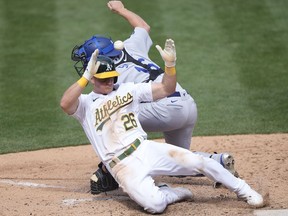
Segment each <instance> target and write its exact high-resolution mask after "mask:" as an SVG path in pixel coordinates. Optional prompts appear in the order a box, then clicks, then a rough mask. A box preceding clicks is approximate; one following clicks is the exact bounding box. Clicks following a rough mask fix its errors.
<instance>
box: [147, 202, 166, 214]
mask: <svg viewBox="0 0 288 216" xmlns="http://www.w3.org/2000/svg"><path fill="white" fill-rule="evenodd" d="M166 207H167V205H166V204H164V203H163V202H162V203H158V204H156V203H150V204H149V206H147V207H145V210H146V211H147V212H149V213H152V214H159V213H162V212H164V210H165V209H166Z"/></svg>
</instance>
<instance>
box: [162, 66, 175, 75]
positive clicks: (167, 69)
mask: <svg viewBox="0 0 288 216" xmlns="http://www.w3.org/2000/svg"><path fill="white" fill-rule="evenodd" d="M165 73H166V74H168V75H169V76H174V75H175V74H176V68H175V67H167V66H165Z"/></svg>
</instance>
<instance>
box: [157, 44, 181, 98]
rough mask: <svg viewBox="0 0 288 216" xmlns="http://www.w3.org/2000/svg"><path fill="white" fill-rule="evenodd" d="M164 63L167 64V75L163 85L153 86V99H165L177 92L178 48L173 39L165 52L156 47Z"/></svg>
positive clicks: (166, 45)
mask: <svg viewBox="0 0 288 216" xmlns="http://www.w3.org/2000/svg"><path fill="white" fill-rule="evenodd" d="M156 48H157V50H158V51H159V53H160V55H161V57H162V59H163V61H164V62H165V73H164V76H163V78H162V82H161V83H153V84H152V94H153V99H154V100H157V99H160V98H164V97H166V96H168V95H170V94H172V93H174V92H175V88H176V82H177V79H176V68H175V66H176V59H177V58H176V47H175V43H174V41H173V40H172V39H167V40H166V42H165V48H164V50H163V49H162V48H161V47H160V46H159V45H156Z"/></svg>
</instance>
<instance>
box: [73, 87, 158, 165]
mask: <svg viewBox="0 0 288 216" xmlns="http://www.w3.org/2000/svg"><path fill="white" fill-rule="evenodd" d="M137 89H141V91H139V90H138V91H136V90H137ZM140 101H152V90H151V84H150V83H139V84H136V85H135V84H134V83H125V84H122V85H121V86H120V87H119V88H118V89H117V90H114V91H112V92H111V93H110V94H108V95H102V94H97V93H95V92H93V91H92V92H91V93H90V94H82V95H81V96H80V97H79V106H78V108H77V110H76V112H75V113H74V114H73V117H75V118H76V119H77V120H78V121H79V122H80V123H81V125H82V127H83V129H84V131H85V133H86V135H87V137H88V139H89V141H90V142H91V144H92V145H93V148H94V150H95V151H96V152H97V155H98V156H99V157H100V159H101V161H103V162H104V163H105V162H106V163H107V162H109V161H111V159H112V158H113V157H114V156H115V154H116V153H117V152H121V151H122V150H123V149H125V148H126V147H127V146H129V145H130V144H131V143H132V142H133V141H134V140H135V139H137V138H139V137H144V138H146V137H147V135H146V133H145V132H144V130H143V129H142V127H141V125H140V123H139V120H138V116H137V115H138V112H139V104H140Z"/></svg>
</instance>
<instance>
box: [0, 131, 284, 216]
mask: <svg viewBox="0 0 288 216" xmlns="http://www.w3.org/2000/svg"><path fill="white" fill-rule="evenodd" d="M160 141H161V140H160ZM192 150H197V151H206V152H214V151H218V152H224V151H228V152H230V153H232V154H233V155H234V157H235V160H236V169H237V171H238V172H239V174H240V176H241V177H242V178H244V179H245V180H246V181H247V182H248V183H249V184H250V185H252V187H254V188H255V189H256V190H258V191H259V192H260V193H262V194H263V195H264V194H267V193H269V199H270V201H269V204H268V205H267V206H266V207H265V208H263V209H267V210H270V209H273V210H275V209H288V196H287V195H288V187H287V180H288V159H287V155H288V134H273V135H244V136H242V135H241V136H240V135H236V136H217V137H216V136H211V137H194V138H193V143H192ZM98 162H99V160H98V158H97V157H96V156H95V153H94V151H93V150H92V147H91V146H90V145H84V146H79V147H68V148H57V149H48V150H41V151H33V152H23V153H17V154H6V155H0V164H1V165H0V199H1V203H0V207H1V208H0V215H1V216H2V215H5V216H6V215H7V216H8V215H9V216H12V215H15V216H16V215H17V216H19V215H35V216H36V215H37V216H40V215H45V216H47V215H57V216H58V215H65V216H67V215H82V216H85V215H89V216H91V215H102V216H106V215H113V216H114V215H147V214H146V213H145V212H144V211H143V210H142V208H141V207H139V206H138V205H137V204H136V203H135V202H133V201H132V200H130V199H129V197H127V196H126V195H125V194H124V193H123V192H122V191H121V190H117V191H113V192H109V193H107V194H100V195H97V196H93V195H91V194H89V178H90V176H91V174H92V173H93V171H94V170H96V167H97V164H98ZM156 181H164V182H167V183H169V184H171V185H172V186H179V185H181V186H184V187H187V188H189V189H191V190H192V191H193V193H194V195H195V198H194V200H193V201H189V202H181V203H176V204H173V205H170V206H169V207H168V208H167V210H166V211H165V213H164V215H173V216H174V215H229V216H231V215H254V214H255V212H254V209H251V208H249V206H248V205H247V204H246V203H244V202H242V201H239V200H237V198H236V196H235V194H234V193H231V192H229V191H228V190H227V189H225V188H218V189H214V188H213V187H212V182H211V181H210V180H208V179H207V178H206V177H202V178H201V177H197V178H196V177H185V178H177V177H157V178H156Z"/></svg>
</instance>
